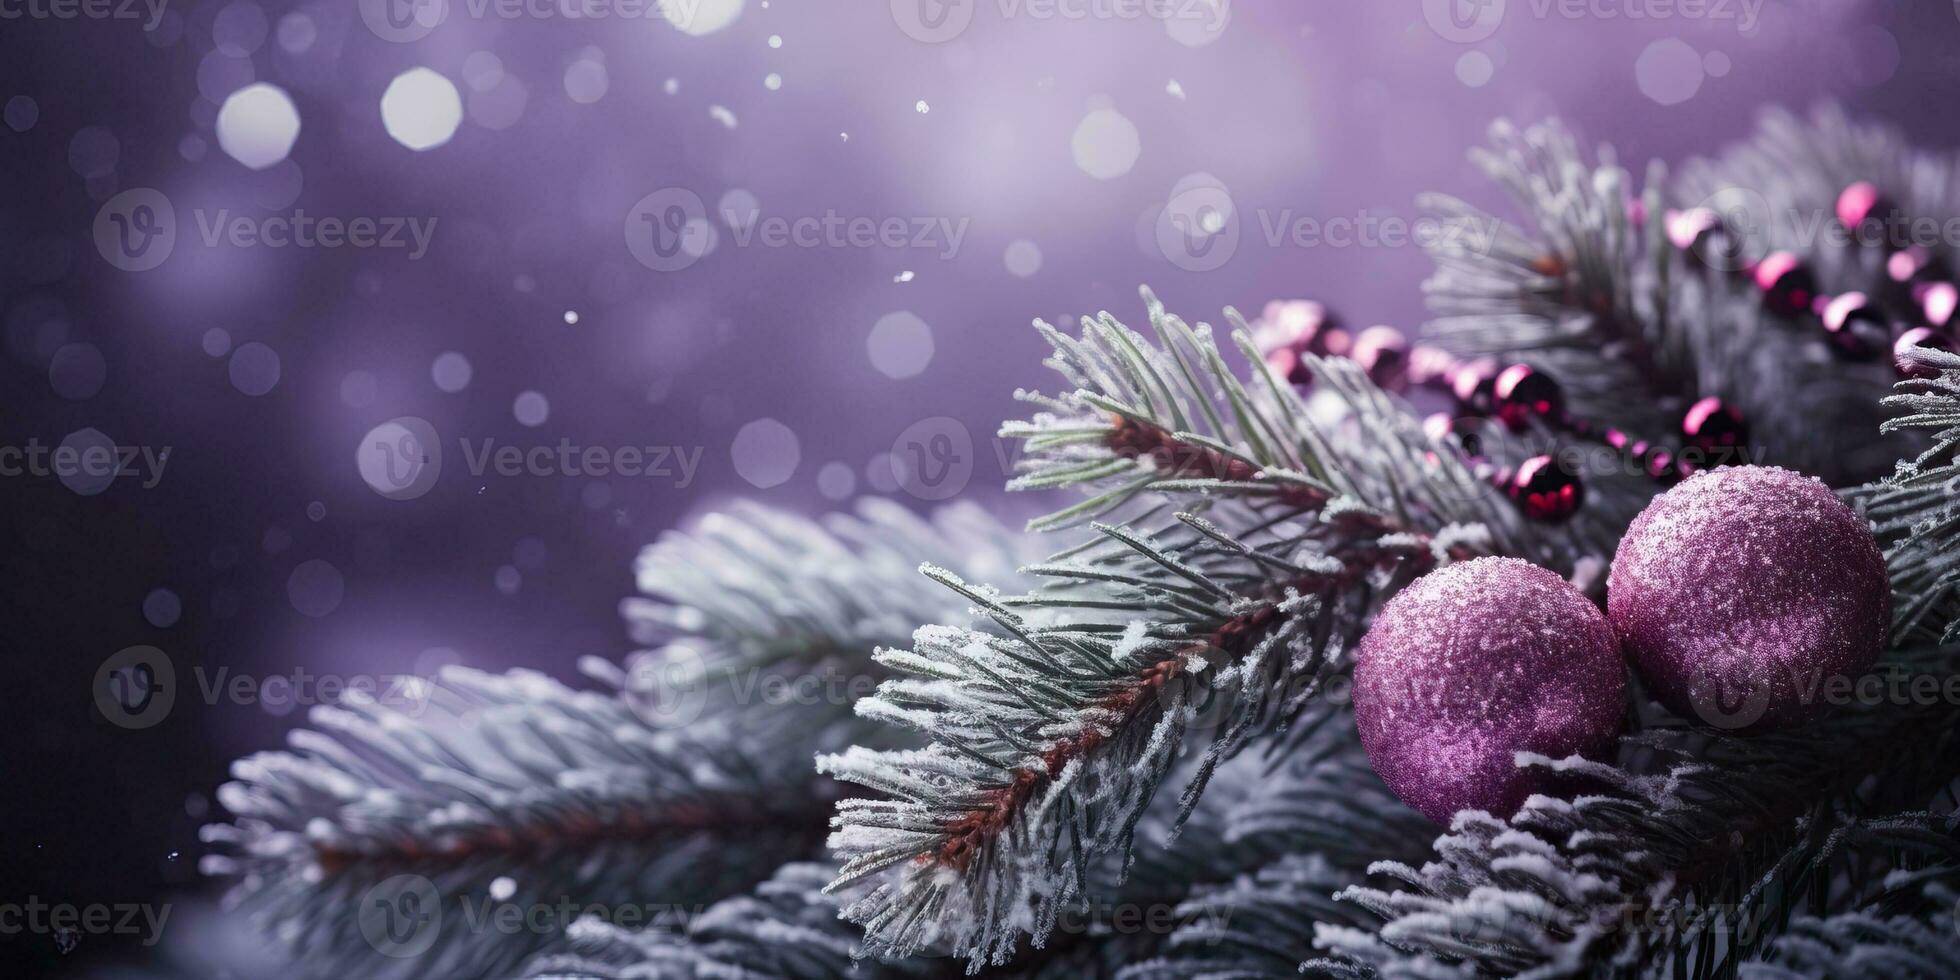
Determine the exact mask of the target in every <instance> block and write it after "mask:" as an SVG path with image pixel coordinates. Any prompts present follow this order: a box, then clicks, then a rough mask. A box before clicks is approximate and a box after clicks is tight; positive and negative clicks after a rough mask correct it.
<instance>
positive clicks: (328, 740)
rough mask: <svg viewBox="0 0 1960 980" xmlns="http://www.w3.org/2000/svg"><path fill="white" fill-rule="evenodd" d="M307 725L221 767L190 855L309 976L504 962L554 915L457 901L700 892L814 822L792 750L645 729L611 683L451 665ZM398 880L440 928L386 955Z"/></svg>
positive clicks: (796, 845)
mask: <svg viewBox="0 0 1960 980" xmlns="http://www.w3.org/2000/svg"><path fill="white" fill-rule="evenodd" d="M312 721H313V723H314V725H315V726H316V730H302V731H297V732H294V733H293V735H292V739H291V741H292V746H293V751H292V752H290V753H287V752H268V753H260V754H258V755H255V756H251V757H248V758H246V759H243V760H241V761H239V762H238V763H236V764H234V766H233V771H232V774H233V776H234V778H235V779H236V780H237V781H236V782H233V783H228V784H226V785H225V786H223V787H221V788H220V790H219V794H218V798H219V801H220V802H221V803H222V804H224V806H225V807H226V809H228V810H229V811H230V812H231V813H232V815H233V819H234V822H233V823H232V824H221V825H213V826H210V827H207V828H206V830H205V839H206V840H207V841H209V842H212V843H216V844H219V845H221V846H222V847H223V849H224V850H225V851H226V852H228V853H218V854H212V855H209V856H207V857H206V858H205V859H204V861H203V863H202V868H203V870H204V871H205V872H206V873H207V874H213V875H223V876H238V878H239V883H238V886H237V887H236V888H235V889H234V890H233V892H232V894H231V895H230V896H228V901H229V902H230V903H231V904H232V905H233V906H234V907H242V908H244V909H246V910H247V911H248V912H249V913H250V914H251V916H252V917H253V918H255V919H257V920H258V921H260V922H261V923H263V924H264V925H266V926H267V927H268V928H269V929H270V930H271V931H272V932H273V933H274V934H276V935H278V936H279V937H280V938H281V939H283V940H285V941H287V942H288V943H289V944H290V945H291V946H292V947H293V951H294V954H295V960H296V961H297V962H298V963H299V964H300V965H301V966H302V968H303V969H305V970H307V971H309V972H312V973H314V974H317V975H339V976H345V975H349V974H350V973H352V974H359V975H364V976H459V977H461V976H487V975H493V974H497V973H501V972H504V971H507V970H508V969H510V968H511V967H512V966H514V965H515V964H516V963H517V962H519V960H521V959H522V957H524V956H526V955H528V954H529V953H530V952H531V951H532V950H533V949H535V948H537V947H538V946H540V945H545V944H548V943H550V942H551V941H552V940H553V939H554V938H555V936H554V933H553V930H551V929H540V930H533V929H529V928H526V929H520V930H515V931H510V932H504V931H496V930H490V931H487V933H479V931H477V930H472V929H470V928H468V927H467V924H466V922H465V919H466V918H467V916H468V910H472V909H478V908H481V909H485V910H494V909H496V908H498V907H501V906H514V907H516V908H518V909H520V910H529V909H533V908H539V907H542V908H547V909H551V908H557V907H558V906H560V905H561V904H563V903H565V902H568V901H569V902H574V903H577V904H578V905H580V906H583V905H586V904H588V903H596V904H600V905H605V906H619V905H626V904H628V903H635V902H648V901H672V902H681V903H684V902H699V901H703V900H706V899H710V898H713V897H714V896H715V895H717V894H719V893H721V892H725V891H727V890H729V889H733V888H739V887H741V886H743V885H745V884H746V883H747V882H749V881H752V880H754V879H755V878H756V877H759V876H760V875H762V874H766V873H767V871H768V869H769V868H771V867H773V866H774V865H775V864H777V863H779V862H780V861H782V860H784V859H786V858H788V857H792V856H794V855H795V854H797V853H799V852H800V851H802V850H804V849H805V848H806V847H808V846H809V845H810V844H811V843H814V840H815V836H816V835H815V834H814V833H809V831H813V830H814V829H815V828H816V826H817V822H818V821H819V820H821V816H820V808H821V807H822V806H823V803H824V801H823V799H822V798H821V797H813V796H796V795H788V794H782V793H778V792H771V791H770V790H771V789H772V788H774V787H779V786H784V785H796V784H798V783H799V782H807V780H802V779H799V778H798V777H797V776H796V775H795V774H793V770H795V769H798V768H801V767H798V766H797V765H796V762H795V757H794V756H793V755H788V754H782V753H776V752H758V753H755V754H749V753H746V752H743V751H741V750H739V749H737V748H735V747H733V746H724V745H719V744H716V743H714V742H711V741H703V740H700V739H696V738H678V737H674V736H671V735H668V734H666V733H659V732H655V731H653V730H650V729H648V728H647V727H646V726H645V725H644V724H643V723H642V722H641V721H640V720H639V719H638V718H637V717H636V716H635V715H634V713H633V712H632V711H631V710H630V709H629V708H628V706H627V705H626V703H625V702H624V701H622V700H621V699H619V698H617V697H611V696H607V695H604V694H600V693H594V692H575V691H572V690H569V689H567V688H565V687H563V686H562V685H560V684H558V683H557V682H555V681H552V680H550V679H549V678H546V677H544V676H542V675H539V674H535V673H530V672H525V671H519V672H515V673H512V674H509V675H503V676H497V675H490V674H483V673H479V672H476V671H471V670H465V669H461V668H450V669H447V670H445V671H443V672H442V674H441V675H440V677H439V678H438V679H437V680H436V681H434V682H432V688H431V690H430V696H429V699H428V701H427V702H426V703H422V702H416V703H411V704H409V705H406V706H401V705H382V704H377V703H374V702H373V701H372V700H371V699H363V698H360V697H353V698H350V699H348V700H347V701H346V702H345V703H344V704H343V705H342V706H339V707H322V708H317V709H315V710H314V712H313V714H312ZM774 747H780V748H787V745H786V744H785V745H782V746H774ZM681 760H686V761H685V763H684V764H682V763H681ZM813 810H815V811H818V812H812V811H813ZM797 827H802V828H806V834H805V835H804V836H801V837H799V835H797V834H796V833H795V832H794V828H797ZM743 828H747V830H746V831H744V830H743ZM765 828H767V829H769V830H770V832H769V833H766V834H765V833H759V831H762V830H763V829H765ZM785 831H788V832H785ZM729 834H743V835H744V836H745V837H746V838H748V839H750V840H752V841H754V842H755V843H754V846H752V847H745V848H740V849H729V848H726V847H723V846H721V845H720V842H721V841H722V840H723V839H724V838H725V837H726V835H729ZM410 891H413V892H415V893H416V895H417V898H416V899H414V900H413V904H416V905H418V906H421V905H425V904H426V903H427V901H428V899H427V896H428V895H429V894H431V893H432V894H433V895H434V896H435V901H436V902H437V904H438V907H439V909H440V911H439V912H438V913H437V916H438V918H437V920H436V928H437V929H438V930H440V931H439V932H438V934H437V937H436V941H435V942H434V944H433V946H431V947H429V948H428V949H427V950H426V951H421V950H416V951H415V952H416V953H417V955H413V956H408V955H400V956H398V955H397V954H400V953H403V951H405V950H410V949H412V948H413V947H412V946H410V945H401V946H395V945H393V944H391V942H390V941H389V940H388V939H387V938H385V937H384V936H383V935H382V934H379V933H375V932H374V931H373V928H372V923H371V922H370V921H369V920H368V919H367V918H366V916H368V915H370V914H371V912H370V906H373V905H374V904H375V903H377V902H380V903H389V902H393V901H395V900H396V899H398V898H399V897H400V896H402V895H405V894H407V893H408V892H410ZM443 920H446V921H447V927H446V928H445V927H444V926H442V925H441V922H442V921H443ZM565 924H568V923H565V922H560V923H558V925H559V926H561V927H562V926H563V925H565Z"/></svg>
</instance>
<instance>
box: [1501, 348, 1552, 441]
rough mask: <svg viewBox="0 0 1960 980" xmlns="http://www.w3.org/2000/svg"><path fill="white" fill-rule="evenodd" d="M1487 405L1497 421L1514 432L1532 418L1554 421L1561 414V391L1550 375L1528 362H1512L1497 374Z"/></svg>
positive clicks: (1523, 426) (1528, 422)
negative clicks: (1492, 410) (1489, 401)
mask: <svg viewBox="0 0 1960 980" xmlns="http://www.w3.org/2000/svg"><path fill="white" fill-rule="evenodd" d="M1491 404H1492V406H1493V408H1494V409H1495V411H1496V413H1497V420H1498V421H1500V422H1502V423H1504V425H1505V427H1506V428H1509V429H1510V430H1512V431H1513V432H1516V431H1519V430H1521V429H1523V428H1525V427H1526V426H1527V425H1529V424H1530V423H1531V421H1532V420H1533V419H1537V420H1540V421H1544V422H1552V423H1556V422H1558V421H1559V420H1560V418H1561V417H1563V416H1564V414H1565V393H1564V392H1563V391H1562V390H1560V389H1559V386H1558V382H1557V381H1554V380H1552V377H1551V375H1548V374H1546V373H1544V372H1543V371H1539V370H1537V369H1535V368H1533V367H1532V366H1531V365H1529V364H1513V365H1511V366H1510V367H1507V368H1505V369H1504V370H1503V371H1501V372H1499V373H1498V375H1497V380H1496V381H1495V382H1494V383H1493V384H1492V387H1491Z"/></svg>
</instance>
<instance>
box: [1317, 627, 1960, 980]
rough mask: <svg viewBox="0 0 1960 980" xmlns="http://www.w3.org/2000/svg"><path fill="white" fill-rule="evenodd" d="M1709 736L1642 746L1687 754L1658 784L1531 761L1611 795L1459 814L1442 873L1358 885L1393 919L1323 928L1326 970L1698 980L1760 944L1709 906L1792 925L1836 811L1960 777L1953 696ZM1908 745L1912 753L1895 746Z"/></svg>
mask: <svg viewBox="0 0 1960 980" xmlns="http://www.w3.org/2000/svg"><path fill="white" fill-rule="evenodd" d="M1943 666H1944V657H1943V656H1942V655H1941V654H1940V653H1939V652H1938V651H1922V652H1915V653H1909V654H1901V655H1899V657H1898V658H1896V661H1895V663H1894V665H1893V668H1892V669H1897V670H1900V671H1903V672H1904V673H1905V674H1906V675H1907V676H1916V675H1919V674H1926V675H1928V676H1933V677H1936V678H1938V677H1944V676H1945V674H1944V671H1943V669H1942V668H1943ZM1702 738H1703V736H1701V735H1700V734H1698V733H1692V732H1681V731H1678V730H1677V731H1672V732H1668V731H1663V732H1656V733H1650V734H1648V735H1643V736H1638V737H1635V738H1633V739H1630V740H1628V745H1629V747H1631V748H1641V749H1645V750H1648V751H1658V752H1662V753H1664V754H1665V755H1666V756H1672V757H1673V758H1674V759H1675V761H1673V762H1672V763H1670V764H1668V765H1666V766H1665V767H1664V768H1662V769H1660V770H1659V771H1658V772H1657V773H1655V774H1653V775H1638V774H1636V773H1635V772H1634V771H1630V770H1628V769H1620V768H1615V767H1612V766H1608V765H1603V764H1599V763H1592V762H1586V761H1584V760H1580V759H1576V758H1575V759H1571V760H1564V761H1562V762H1555V761H1553V760H1548V759H1543V758H1538V757H1534V756H1529V755H1521V756H1520V762H1521V763H1522V764H1531V765H1540V766H1550V767H1552V768H1553V769H1555V770H1557V771H1561V772H1565V773H1567V774H1569V775H1571V776H1574V777H1579V778H1583V779H1585V780H1587V781H1592V782H1596V783H1597V784H1599V785H1600V786H1602V787H1603V789H1602V790H1601V791H1598V792H1592V793H1588V794H1586V795H1581V796H1579V797H1577V798H1576V799H1573V800H1571V801H1564V800H1556V799H1551V798H1547V797H1542V796H1538V797H1533V798H1531V799H1530V800H1528V801H1527V802H1526V804H1525V806H1524V808H1523V809H1522V810H1520V811H1519V813H1518V814H1516V815H1515V816H1513V817H1511V818H1510V819H1509V820H1508V821H1507V820H1496V819H1493V818H1491V817H1489V816H1488V815H1485V814H1482V813H1477V812H1470V813H1463V814H1458V816H1457V819H1456V821H1455V823H1454V825H1453V826H1452V828H1451V832H1450V833H1449V834H1448V835H1446V836H1445V837H1443V838H1442V839H1440V840H1439V841H1437V844H1436V849H1435V855H1434V857H1433V858H1432V859H1431V860H1430V862H1429V863H1426V864H1424V865H1423V866H1422V867H1421V868H1419V869H1418V868H1413V867H1410V866H1407V865H1403V864H1399V863H1392V862H1391V863H1385V864H1382V865H1379V866H1377V867H1376V868H1374V869H1372V870H1373V871H1374V872H1375V873H1377V874H1381V875H1386V876H1388V877H1390V878H1393V879H1395V880H1396V881H1398V882H1399V883H1400V885H1401V887H1399V888H1378V887H1357V888H1350V889H1347V890H1346V891H1345V892H1343V893H1342V895H1341V897H1343V898H1345V899H1347V900H1350V901H1354V902H1356V903H1358V904H1360V905H1361V906H1363V907H1365V908H1368V909H1370V910H1371V911H1373V912H1374V913H1375V914H1376V915H1378V916H1380V917H1381V918H1382V920H1383V921H1382V923H1381V925H1380V926H1379V927H1378V928H1377V929H1376V930H1375V931H1372V932H1365V931H1364V932H1356V931H1351V930H1342V929H1335V928H1328V929H1323V930H1321V931H1320V933H1319V935H1318V943H1319V945H1320V946H1321V947H1322V948H1323V949H1326V950H1328V951H1330V952H1332V953H1334V954H1336V958H1335V959H1333V960H1330V961H1326V962H1320V963H1316V964H1313V965H1314V966H1316V968H1324V969H1326V970H1327V971H1329V972H1336V973H1338V972H1342V971H1352V970H1354V969H1356V968H1357V967H1365V968H1367V969H1369V970H1373V971H1377V972H1380V973H1384V974H1390V975H1407V974H1416V973H1420V974H1421V975H1425V976H1471V975H1479V974H1487V973H1501V974H1506V975H1513V974H1529V975H1534V976H1567V975H1577V974H1581V973H1589V972H1590V973H1595V974H1608V975H1631V974H1634V973H1637V972H1640V971H1642V970H1643V969H1646V968H1649V967H1653V966H1656V965H1657V964H1660V963H1670V964H1671V965H1672V969H1673V970H1674V971H1675V972H1676V973H1677V974H1679V975H1683V976H1696V977H1701V976H1711V975H1720V974H1721V972H1722V971H1732V970H1733V969H1734V967H1735V965H1736V962H1737V960H1738V959H1740V958H1743V957H1746V956H1747V954H1748V953H1749V952H1750V949H1751V948H1753V947H1751V946H1750V945H1748V944H1741V945H1734V944H1731V943H1730V942H1729V941H1728V940H1727V939H1725V938H1724V937H1723V936H1721V935H1720V934H1718V933H1711V932H1710V931H1709V930H1707V929H1705V928H1701V927H1700V926H1701V925H1702V924H1705V921H1706V916H1705V913H1698V911H1697V910H1707V909H1724V910H1729V911H1730V912H1731V914H1734V915H1742V916H1750V917H1751V918H1752V921H1759V922H1765V923H1777V922H1781V921H1784V919H1785V918H1787V915H1788V913H1789V911H1790V909H1791V907H1792V906H1790V905H1789V903H1790V902H1793V901H1796V900H1798V899H1800V898H1807V897H1808V896H1809V894H1810V893H1809V892H1805V891H1804V889H1815V890H1816V894H1825V893H1826V892H1828V890H1829V887H1830V885H1831V883H1832V882H1833V880H1835V878H1836V876H1835V874H1834V873H1833V872H1831V871H1829V870H1827V864H1828V862H1829V861H1832V860H1835V859H1836V858H1837V857H1838V855H1839V851H1840V848H1841V845H1842V843H1843V841H1842V839H1841V837H1837V836H1834V834H1835V829H1836V828H1837V827H1838V826H1839V823H1838V822H1836V817H1835V816H1834V815H1835V814H1837V813H1839V812H1843V813H1845V814H1848V815H1851V816H1853V817H1861V818H1862V817H1863V816H1864V815H1866V814H1874V815H1877V816H1881V817H1882V816H1883V815H1884V814H1885V813H1886V812H1887V808H1888V807H1889V806H1892V805H1894V804H1893V803H1892V801H1894V800H1900V799H1904V800H1917V801H1921V804H1922V805H1923V801H1926V800H1929V799H1931V798H1932V797H1933V796H1934V795H1935V794H1937V793H1940V792H1942V791H1943V790H1944V788H1945V787H1946V786H1947V785H1948V784H1949V783H1950V782H1951V781H1952V780H1953V779H1954V778H1955V776H1956V775H1960V760H1956V759H1955V757H1954V753H1955V752H1956V751H1960V716H1957V715H1956V714H1955V712H1954V710H1953V707H1952V706H1951V705H1948V704H1935V705H1925V704H1911V705H1899V704H1880V705H1864V704H1860V705H1855V706H1839V707H1836V708H1834V710H1833V712H1832V713H1831V714H1829V715H1827V716H1826V717H1825V718H1823V719H1821V720H1820V721H1818V722H1816V723H1813V724H1812V725H1810V726H1807V727H1805V728H1801V729H1797V730H1794V731H1791V732H1787V733H1783V734H1779V735H1774V736H1766V737H1758V738H1753V739H1738V738H1727V737H1721V738H1715V739H1713V740H1711V741H1708V742H1707V743H1706V744H1705V745H1703V744H1702ZM1896 745H1911V746H1914V751H1912V752H1910V753H1899V752H1890V751H1887V750H1886V749H1885V748H1884V747H1887V746H1896ZM1792 882H1794V883H1798V884H1801V885H1802V888H1796V887H1786V884H1789V883H1792ZM1840 901H1842V898H1841V899H1840ZM1765 910H1767V911H1765ZM1698 915H1699V917H1698ZM1629 921H1631V922H1634V923H1638V924H1647V925H1643V926H1642V927H1639V928H1627V927H1625V923H1627V922H1629ZM1757 938H1758V941H1760V940H1761V939H1764V938H1769V937H1768V936H1761V937H1757Z"/></svg>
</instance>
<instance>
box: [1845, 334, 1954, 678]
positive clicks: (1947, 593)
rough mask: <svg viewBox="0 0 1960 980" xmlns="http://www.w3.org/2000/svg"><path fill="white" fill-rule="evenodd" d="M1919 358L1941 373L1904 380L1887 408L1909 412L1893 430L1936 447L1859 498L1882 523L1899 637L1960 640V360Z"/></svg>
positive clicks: (1892, 422)
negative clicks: (1927, 436)
mask: <svg viewBox="0 0 1960 980" xmlns="http://www.w3.org/2000/svg"><path fill="white" fill-rule="evenodd" d="M1912 356H1913V358H1914V360H1915V361H1916V362H1917V363H1919V364H1921V365H1924V366H1925V367H1926V368H1927V369H1929V370H1932V371H1937V372H1938V374H1937V375H1936V376H1933V377H1929V378H1924V379H1919V380H1907V381H1902V382H1900V383H1899V386H1898V387H1899V393H1898V394H1895V395H1892V396H1891V397H1889V398H1887V399H1885V404H1886V405H1888V406H1890V407H1892V408H1894V409H1898V410H1902V411H1903V412H1904V413H1905V414H1903V415H1901V416H1899V417H1897V418H1893V419H1889V420H1887V421H1886V423H1885V427H1886V428H1887V429H1888V430H1925V431H1929V432H1932V433H1933V436H1932V445H1931V446H1929V447H1928V448H1927V449H1926V451H1925V452H1923V453H1921V454H1920V455H1919V456H1918V457H1917V458H1915V459H1911V460H1906V461H1903V462H1901V463H1899V464H1898V467H1897V469H1896V470H1895V471H1894V473H1893V474H1892V475H1891V476H1890V477H1888V478H1886V479H1884V480H1882V481H1879V482H1877V483H1873V484H1870V485H1868V486H1866V487H1863V488H1861V489H1860V490H1859V491H1858V492H1856V493H1855V494H1853V499H1854V500H1855V501H1856V502H1857V503H1858V504H1859V506H1860V507H1861V509H1862V510H1863V512H1864V514H1865V515H1866V516H1867V517H1869V518H1870V519H1871V520H1872V521H1873V523H1874V529H1875V530H1876V532H1877V534H1878V539H1879V543H1880V545H1881V546H1882V547H1883V548H1884V550H1885V561H1886V565H1887V566H1888V567H1889V568H1890V569H1891V572H1892V594H1893V602H1892V608H1893V610H1894V614H1893V618H1894V621H1895V629H1894V632H1895V634H1896V635H1898V636H1900V637H1912V636H1915V635H1917V636H1920V637H1937V638H1938V639H1939V641H1940V642H1942V643H1955V642H1960V356H1955V355H1953V354H1948V353H1945V352H1942V351H1936V350H1932V349H1930V348H1924V347H1922V348H1919V349H1917V350H1916V351H1914V352H1913V355H1912Z"/></svg>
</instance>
